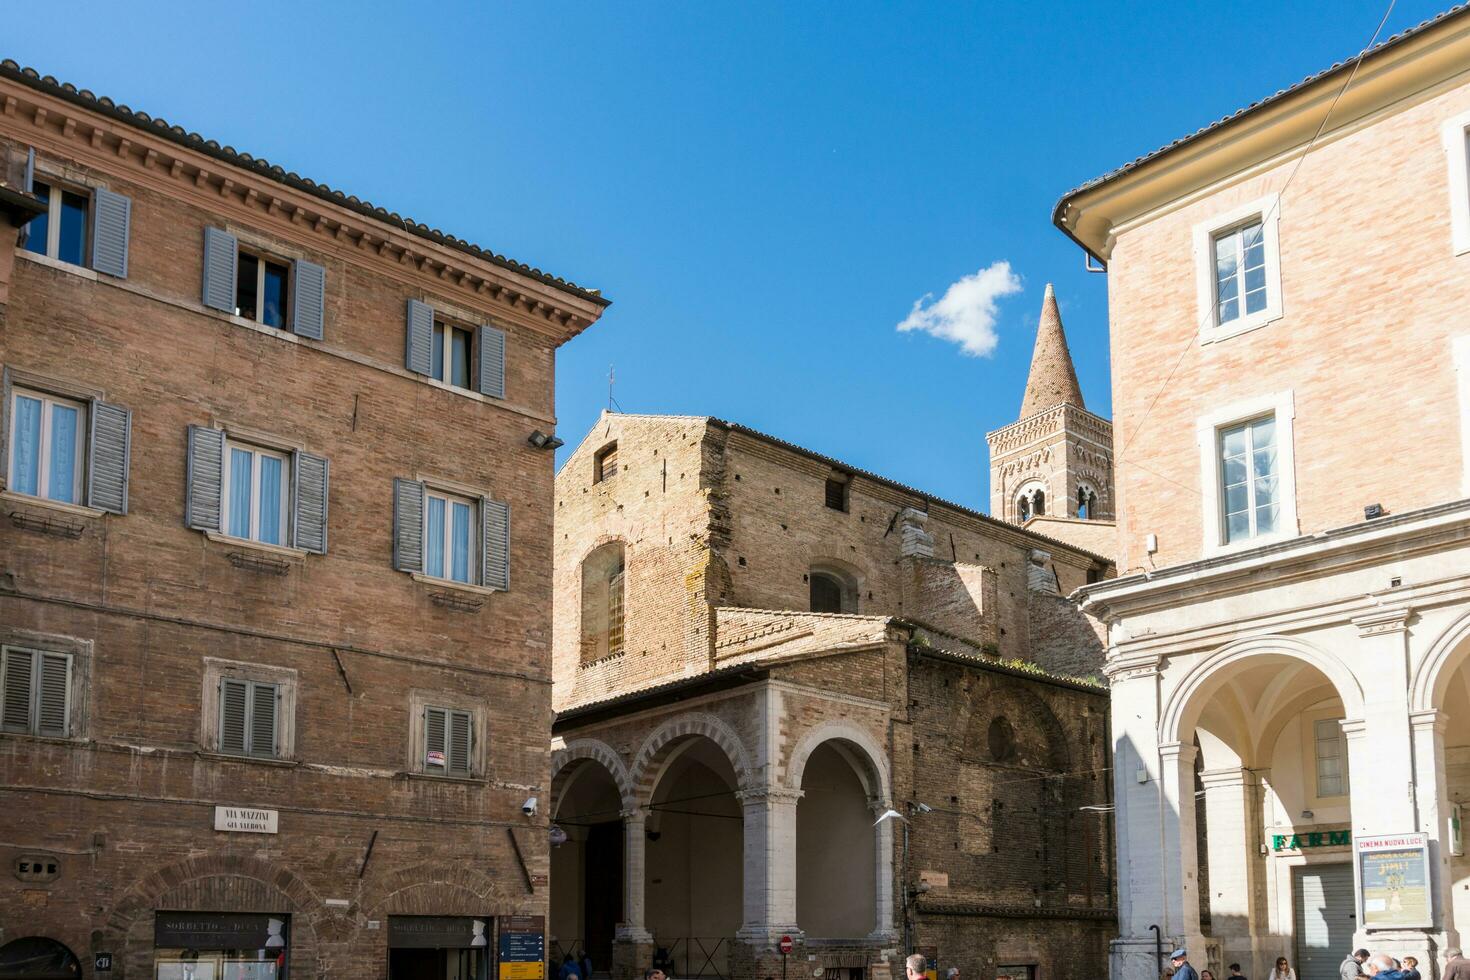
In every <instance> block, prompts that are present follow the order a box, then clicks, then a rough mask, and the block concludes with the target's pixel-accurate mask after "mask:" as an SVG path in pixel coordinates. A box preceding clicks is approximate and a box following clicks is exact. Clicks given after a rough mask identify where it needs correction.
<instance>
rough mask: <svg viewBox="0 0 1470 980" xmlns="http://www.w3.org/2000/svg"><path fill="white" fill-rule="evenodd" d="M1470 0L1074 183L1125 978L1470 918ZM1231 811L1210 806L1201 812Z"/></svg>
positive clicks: (1430, 959) (1311, 955)
mask: <svg viewBox="0 0 1470 980" xmlns="http://www.w3.org/2000/svg"><path fill="white" fill-rule="evenodd" d="M1467 68H1470V10H1467V8H1466V7H1464V6H1463V5H1462V6H1460V7H1457V8H1455V9H1454V10H1452V11H1450V12H1448V13H1446V14H1443V15H1441V16H1439V17H1437V18H1435V19H1433V20H1430V21H1427V22H1425V23H1423V24H1421V25H1419V26H1418V27H1415V28H1413V29H1411V30H1408V31H1405V32H1403V33H1402V34H1399V35H1396V36H1394V37H1392V38H1390V39H1388V40H1386V41H1384V42H1383V43H1381V44H1379V45H1377V46H1375V47H1374V48H1373V49H1371V50H1369V51H1367V52H1365V53H1364V54H1363V55H1362V57H1361V59H1359V58H1357V57H1354V58H1349V59H1348V60H1345V61H1343V62H1341V63H1340V64H1337V65H1334V66H1332V67H1331V68H1329V69H1327V70H1325V71H1323V72H1321V73H1320V74H1317V75H1313V76H1311V77H1309V78H1307V79H1306V80H1304V81H1302V82H1299V83H1297V84H1295V85H1292V86H1290V87H1288V88H1284V89H1282V90H1281V91H1279V92H1277V93H1275V94H1274V95H1270V96H1268V97H1266V98H1264V99H1262V100H1261V101H1259V102H1256V103H1254V104H1252V105H1251V106H1249V107H1247V108H1245V109H1242V110H1241V111H1239V112H1237V113H1235V114H1233V115H1231V116H1229V117H1227V118H1226V119H1223V120H1221V121H1219V122H1218V123H1215V124H1212V125H1210V126H1207V127H1205V128H1203V129H1201V130H1199V131H1198V132H1196V133H1193V134H1191V135H1189V136H1187V137H1184V138H1182V139H1179V140H1177V141H1175V142H1173V143H1171V144H1169V145H1168V146H1166V147H1164V148H1162V149H1160V150H1157V151H1155V152H1153V153H1149V154H1146V155H1144V156H1142V157H1139V158H1138V159H1136V160H1134V161H1133V162H1131V163H1128V164H1126V165H1124V166H1123V167H1121V168H1119V169H1118V170H1116V171H1114V172H1112V173H1109V174H1106V175H1104V176H1102V177H1099V178H1097V179H1095V180H1092V181H1089V182H1088V183H1086V184H1084V185H1082V186H1081V187H1079V188H1077V189H1075V190H1073V191H1071V192H1068V193H1067V194H1066V195H1065V196H1064V197H1063V198H1062V200H1061V202H1060V203H1059V204H1058V206H1057V209H1056V213H1055V216H1054V218H1055V221H1056V223H1057V225H1058V226H1059V227H1060V228H1061V229H1062V230H1063V231H1064V232H1065V233H1066V234H1068V235H1069V236H1071V237H1072V238H1073V239H1074V240H1076V241H1077V242H1078V243H1079V244H1081V245H1082V246H1083V247H1084V248H1085V249H1087V250H1088V251H1089V252H1090V253H1091V254H1092V255H1093V256H1095V257H1096V258H1097V259H1100V260H1102V261H1103V262H1105V263H1106V265H1107V270H1108V285H1109V303H1110V320H1111V333H1112V368H1113V406H1114V410H1115V413H1116V420H1117V423H1118V425H1119V427H1120V431H1126V432H1128V433H1129V439H1130V443H1129V446H1128V448H1127V450H1126V452H1125V453H1123V454H1120V456H1119V458H1118V460H1117V468H1116V484H1117V488H1118V493H1117V517H1118V525H1119V527H1118V537H1117V544H1116V548H1115V552H1114V553H1116V554H1117V555H1118V556H1119V557H1118V565H1119V572H1120V576H1119V577H1118V578H1116V579H1113V580H1110V581H1108V582H1106V583H1101V584H1096V585H1093V586H1090V587H1087V588H1086V589H1085V591H1084V594H1083V599H1082V601H1083V603H1084V608H1086V609H1088V610H1089V611H1091V612H1092V613H1094V614H1096V615H1097V616H1099V617H1101V618H1103V619H1104V620H1105V621H1106V622H1107V623H1108V626H1109V631H1110V632H1109V636H1110V647H1109V651H1108V668H1107V669H1108V675H1109V678H1110V681H1111V688H1112V697H1113V708H1112V710H1113V738H1114V740H1115V746H1114V758H1115V772H1116V777H1117V785H1116V797H1117V819H1118V835H1117V843H1118V863H1119V866H1120V867H1128V868H1129V869H1130V870H1131V873H1132V875H1133V876H1134V881H1135V887H1133V888H1130V889H1126V890H1124V891H1122V893H1121V894H1120V896H1119V919H1120V921H1119V936H1118V937H1117V939H1116V941H1115V943H1114V946H1113V967H1112V976H1113V977H1114V978H1116V980H1144V978H1148V977H1154V976H1157V975H1158V970H1159V967H1160V963H1159V962H1158V960H1157V958H1156V952H1155V950H1156V945H1155V943H1156V941H1157V939H1156V934H1155V932H1154V931H1153V927H1155V926H1157V927H1158V928H1159V929H1160V930H1162V933H1163V938H1164V944H1165V945H1164V948H1165V949H1168V947H1169V946H1170V945H1172V944H1176V943H1178V944H1184V945H1186V946H1187V947H1188V948H1189V950H1191V952H1192V954H1193V955H1192V960H1193V962H1194V963H1195V965H1196V967H1201V968H1202V967H1205V966H1209V967H1211V968H1213V969H1214V970H1215V971H1216V975H1217V976H1219V975H1223V974H1221V972H1220V970H1221V968H1222V967H1224V966H1226V965H1228V964H1229V963H1230V962H1232V961H1237V962H1239V963H1241V964H1242V966H1243V967H1244V972H1245V973H1246V974H1247V975H1249V976H1261V975H1264V974H1265V973H1266V971H1268V970H1269V969H1270V968H1271V965H1272V964H1273V963H1274V961H1275V960H1276V958H1277V957H1278V956H1284V957H1286V958H1287V959H1288V960H1289V961H1290V963H1291V964H1292V966H1293V967H1294V969H1295V970H1296V971H1297V975H1298V976H1299V977H1301V978H1302V980H1333V978H1334V977H1335V976H1336V975H1337V974H1336V970H1337V967H1338V964H1339V963H1340V962H1341V961H1342V958H1343V955H1344V953H1345V952H1346V951H1348V950H1352V949H1355V948H1357V947H1367V948H1369V949H1372V950H1374V951H1385V952H1389V953H1391V954H1393V955H1396V956H1403V955H1406V954H1411V955H1414V956H1417V957H1418V958H1419V960H1420V962H1421V970H1423V971H1424V972H1425V976H1426V977H1429V976H1434V975H1438V973H1439V971H1440V970H1441V969H1442V962H1441V954H1442V952H1443V951H1444V950H1445V949H1446V948H1447V947H1451V946H1458V945H1460V944H1461V940H1463V939H1464V934H1463V929H1462V927H1464V926H1467V925H1470V858H1467V857H1466V856H1465V855H1464V848H1463V846H1462V841H1461V831H1460V827H1461V820H1460V808H1461V806H1462V805H1464V803H1465V802H1466V801H1470V695H1467V689H1470V688H1467V684H1470V667H1467V661H1470V547H1467V541H1470V501H1467V500H1466V498H1467V496H1470V330H1467V325H1466V321H1465V315H1464V309H1465V306H1466V303H1467V301H1470V280H1467V278H1466V275H1465V274H1466V272H1467V263H1470V183H1467V178H1466V175H1467V171H1470V167H1467V146H1470V142H1467V140H1470V81H1467V76H1466V70H1467ZM1206 827H1207V828H1208V833H1205V832H1204V828H1206Z"/></svg>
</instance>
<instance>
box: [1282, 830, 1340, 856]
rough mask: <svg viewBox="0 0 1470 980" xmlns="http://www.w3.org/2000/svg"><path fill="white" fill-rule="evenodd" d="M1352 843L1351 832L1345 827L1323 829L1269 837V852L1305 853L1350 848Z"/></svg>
mask: <svg viewBox="0 0 1470 980" xmlns="http://www.w3.org/2000/svg"><path fill="white" fill-rule="evenodd" d="M1352 843H1353V832H1352V830H1350V829H1349V828H1347V827H1343V828H1342V829H1340V830H1338V829H1328V828H1323V829H1321V830H1304V831H1300V832H1296V833H1290V834H1272V835H1271V850H1272V852H1273V853H1275V854H1282V853H1285V852H1288V851H1305V850H1310V849H1313V848H1318V847H1350V846H1351V845H1352Z"/></svg>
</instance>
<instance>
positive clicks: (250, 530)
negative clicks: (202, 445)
mask: <svg viewBox="0 0 1470 980" xmlns="http://www.w3.org/2000/svg"><path fill="white" fill-rule="evenodd" d="M224 485H225V493H224V513H223V515H222V518H223V520H222V525H223V527H224V531H225V533H226V534H228V535H230V536H231V537H234V538H243V539H244V540H247V541H260V542H262V543H264V544H278V545H284V544H286V542H287V540H288V530H289V529H288V528H287V523H288V521H289V514H290V508H289V503H288V500H289V493H290V487H291V457H290V456H289V455H288V454H286V453H282V452H277V451H275V450H271V449H262V448H260V447H258V446H250V445H246V444H244V443H238V442H233V441H227V442H226V443H225V459H224Z"/></svg>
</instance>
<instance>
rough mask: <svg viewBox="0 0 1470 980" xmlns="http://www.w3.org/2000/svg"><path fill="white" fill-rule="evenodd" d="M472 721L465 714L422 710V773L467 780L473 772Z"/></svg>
mask: <svg viewBox="0 0 1470 980" xmlns="http://www.w3.org/2000/svg"><path fill="white" fill-rule="evenodd" d="M474 739H475V734H474V719H473V718H472V716H471V715H470V713H469V712H468V711H455V710H453V709H451V708H438V707H433V706H428V707H425V708H424V755H423V759H424V772H427V773H431V774H437V775H441V776H462V777H467V776H469V775H471V773H472V771H473V764H472V761H471V754H472V753H473V751H474Z"/></svg>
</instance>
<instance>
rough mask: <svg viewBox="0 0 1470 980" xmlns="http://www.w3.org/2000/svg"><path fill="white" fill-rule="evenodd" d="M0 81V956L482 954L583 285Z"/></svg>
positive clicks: (244, 959) (517, 833) (12, 78)
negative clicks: (560, 387)
mask: <svg viewBox="0 0 1470 980" xmlns="http://www.w3.org/2000/svg"><path fill="white" fill-rule="evenodd" d="M0 107H3V108H0V215H3V217H4V219H5V220H6V222H7V223H6V224H5V226H4V234H0V365H3V379H4V380H3V393H0V394H3V405H0V411H3V415H0V419H3V425H0V431H3V433H4V435H3V441H0V480H3V490H0V502H3V519H0V653H3V657H0V669H3V674H0V687H3V700H0V857H3V859H4V862H5V877H6V879H7V884H6V885H5V886H3V887H0V976H15V975H22V974H19V973H17V972H16V971H17V970H24V969H27V968H28V969H30V970H31V971H32V972H24V973H23V975H25V976H47V975H55V976H88V977H90V976H105V977H112V978H116V980H143V978H150V977H157V978H160V980H162V978H180V977H185V976H188V977H193V978H198V980H205V978H210V977H213V978H218V977H222V976H241V977H245V976H249V977H253V978H281V977H287V976H289V977H295V978H300V977H313V978H316V977H385V976H389V975H390V973H391V976H393V977H394V978H405V977H407V978H414V977H427V976H433V977H436V978H440V980H443V978H446V977H448V978H471V977H483V976H485V973H484V972H483V971H484V969H485V964H486V960H485V957H486V955H487V947H493V943H494V930H495V928H496V926H495V921H496V918H495V917H497V916H503V915H511V914H520V915H532V916H542V915H545V914H546V911H547V898H548V890H547V888H546V887H545V876H546V874H547V871H548V853H547V844H546V829H545V826H546V819H545V814H544V808H543V810H542V811H539V812H538V813H536V814H535V815H533V816H527V815H524V814H523V805H524V804H525V803H526V802H527V800H528V798H530V797H538V798H540V799H543V800H544V798H545V797H546V795H547V792H546V791H547V788H548V749H547V739H548V732H549V728H550V724H551V687H550V657H549V644H550V629H551V623H550V613H549V609H550V599H551V573H552V566H551V551H550V542H551V532H552V513H551V504H552V479H553V465H552V457H551V454H550V453H549V452H547V451H546V450H545V449H543V448H538V447H539V446H541V445H544V444H545V442H546V438H545V435H544V434H545V433H549V432H551V431H552V427H553V425H554V417H553V408H552V377H553V365H554V360H555V353H556V349H557V347H558V346H559V345H560V344H562V343H563V342H565V341H566V340H567V339H569V338H570V337H572V336H574V335H575V334H576V333H578V332H579V331H581V330H583V329H585V328H586V327H587V326H588V325H590V324H591V323H592V322H593V321H594V320H596V319H597V317H598V316H599V315H600V313H601V311H602V309H603V308H604V306H605V305H606V301H605V300H603V299H602V298H601V297H600V296H599V295H598V294H597V293H596V292H592V291H588V290H586V289H582V288H579V287H577V286H575V285H573V284H571V283H568V282H565V281H563V280H560V279H556V278H554V277H552V276H549V275H547V274H544V273H542V272H540V271H539V270H535V269H532V268H530V267H528V266H524V265H521V264H519V263H517V262H513V261H511V260H508V259H505V258H503V257H501V256H499V255H495V254H493V253H491V252H489V251H485V250H482V249H480V248H478V247H476V246H474V245H471V244H469V243H467V242H465V241H463V240H461V239H458V238H454V237H452V236H449V235H447V234H444V233H441V232H439V231H435V230H432V229H430V228H428V227H425V226H423V225H420V224H417V223H415V222H412V221H409V220H406V219H403V218H401V217H400V216H399V215H397V214H390V213H389V212H387V211H384V210H382V209H379V208H375V207H373V206H371V205H368V204H366V203H364V202H361V201H359V200H358V199H357V198H355V197H349V196H347V195H345V194H343V193H341V192H339V191H335V190H332V189H330V188H328V187H327V186H325V185H322V184H317V183H314V182H312V181H310V180H306V179H304V178H301V177H299V176H297V175H296V174H294V173H287V172H286V171H284V170H283V169H282V168H280V167H274V166H271V165H269V164H268V163H267V162H266V161H263V160H259V159H255V158H252V157H250V156H248V155H245V154H241V153H236V152H235V151H234V150H232V149H230V148H228V147H221V146H220V145H219V144H218V143H215V142H213V141H207V140H205V139H203V138H201V137H199V136H197V135H195V134H192V133H186V132H185V131H184V130H182V129H180V128H177V127H170V126H168V125H167V124H165V123H164V122H163V121H162V120H159V119H154V118H151V117H149V116H147V115H144V114H142V113H137V112H133V111H131V110H129V109H127V108H125V107H123V106H119V105H117V104H115V103H113V102H111V101H109V100H107V99H100V98H96V97H94V96H93V95H92V94H90V93H88V92H85V91H78V90H76V89H75V88H73V87H71V86H66V85H61V84H59V83H57V82H56V81H55V80H54V79H51V78H49V77H48V78H41V77H39V76H38V75H36V74H35V73H34V72H31V71H29V70H22V69H20V68H19V67H18V66H16V65H15V64H14V63H12V62H5V63H3V65H0ZM528 438H529V439H530V441H529V442H528ZM533 809H534V808H533ZM108 957H110V960H111V963H110V967H111V969H110V972H107V971H105V970H104V969H103V966H104V965H105V963H102V962H98V963H97V964H96V966H97V972H95V973H94V969H93V966H94V960H105V959H107V958H108ZM78 962H80V968H78ZM390 963H391V971H390ZM47 971H51V972H47Z"/></svg>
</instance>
